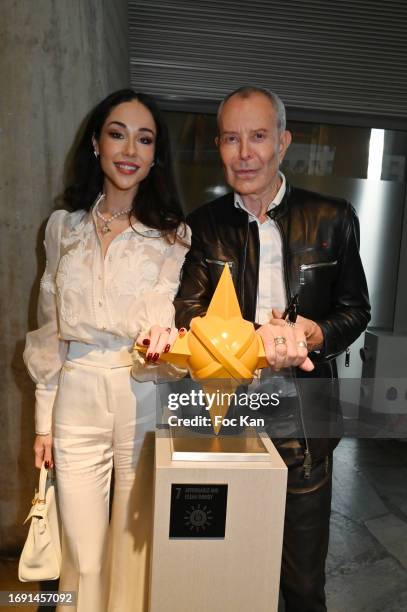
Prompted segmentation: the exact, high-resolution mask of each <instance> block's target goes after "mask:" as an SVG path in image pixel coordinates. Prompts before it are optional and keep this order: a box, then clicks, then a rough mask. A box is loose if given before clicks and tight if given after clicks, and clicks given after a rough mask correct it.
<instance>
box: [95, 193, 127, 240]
mask: <svg viewBox="0 0 407 612" xmlns="http://www.w3.org/2000/svg"><path fill="white" fill-rule="evenodd" d="M99 202H100V200H99ZM99 202H97V204H96V214H97V216H98V217H99V219H101V220H102V221H103V223H104V225H103V227H102V228H101V232H102V234H108V233H109V232H111V231H112V230H111V229H110V227H109V225H110V223H111V222H112V221H114V220H115V219H117V218H118V217H121V216H122V215H125V214H127V213H129V212H131V210H132V207H131V206H130V208H126V209H125V210H119V211H118V212H117V213H115V214H114V215H112V216H111V217H110V219H106V217H104V216H103V215H102V213H101V212H100V210H99Z"/></svg>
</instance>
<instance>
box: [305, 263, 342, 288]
mask: <svg viewBox="0 0 407 612" xmlns="http://www.w3.org/2000/svg"><path fill="white" fill-rule="evenodd" d="M337 263H338V262H337V261H321V262H320V263H311V264H301V265H300V285H305V271H306V270H314V269H315V268H328V267H330V266H336V264H337Z"/></svg>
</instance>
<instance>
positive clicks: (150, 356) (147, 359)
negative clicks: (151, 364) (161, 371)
mask: <svg viewBox="0 0 407 612" xmlns="http://www.w3.org/2000/svg"><path fill="white" fill-rule="evenodd" d="M152 357H153V355H152V353H147V355H146V361H151V360H152Z"/></svg>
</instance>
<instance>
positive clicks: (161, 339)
mask: <svg viewBox="0 0 407 612" xmlns="http://www.w3.org/2000/svg"><path fill="white" fill-rule="evenodd" d="M185 332H186V330H185V329H184V328H183V327H182V328H181V329H180V330H178V329H177V328H176V327H161V326H160V325H153V326H152V327H151V328H150V331H149V332H148V333H146V334H140V335H139V336H138V338H137V340H136V343H137V344H138V345H139V346H145V347H146V361H147V362H149V363H155V362H156V361H158V359H159V358H160V355H161V354H162V353H168V352H169V351H170V350H171V348H172V346H173V344H174V342H175V340H176V339H177V337H178V335H180V336H183V335H184V334H185Z"/></svg>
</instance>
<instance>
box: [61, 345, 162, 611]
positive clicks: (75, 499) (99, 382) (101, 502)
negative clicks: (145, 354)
mask: <svg viewBox="0 0 407 612" xmlns="http://www.w3.org/2000/svg"><path fill="white" fill-rule="evenodd" d="M130 364H131V360H130V354H129V352H128V350H127V348H126V347H124V348H123V349H122V350H118V351H103V350H95V349H93V350H90V349H89V346H85V345H83V344H80V343H71V346H70V349H69V353H68V358H67V360H66V362H65V364H64V366H63V369H62V372H61V378H60V385H59V390H58V395H57V399H56V403H55V408H54V424H53V436H54V437H53V444H54V459H55V466H56V475H57V485H58V495H59V505H60V511H61V518H62V524H63V529H64V546H63V548H64V550H63V566H62V571H61V579H60V590H74V591H77V607H76V612H144V611H146V610H147V605H148V580H149V561H150V543H151V520H152V490H153V465H154V433H153V430H154V426H155V391H154V387H153V385H152V383H137V382H136V381H135V380H133V379H132V378H131V376H130V370H131V365H130ZM136 397H137V400H136ZM113 466H114V492H113V507H112V515H111V520H110V524H109V495H110V485H111V475H112V467H113ZM58 609H59V610H65V609H66V610H69V612H73V611H74V610H75V608H72V607H69V608H68V607H66V608H65V607H60V608H58Z"/></svg>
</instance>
